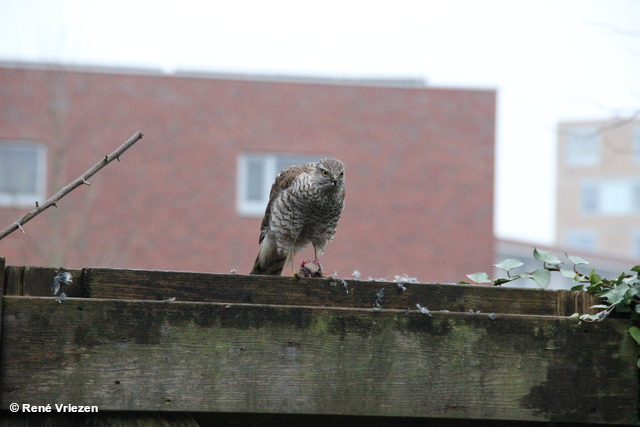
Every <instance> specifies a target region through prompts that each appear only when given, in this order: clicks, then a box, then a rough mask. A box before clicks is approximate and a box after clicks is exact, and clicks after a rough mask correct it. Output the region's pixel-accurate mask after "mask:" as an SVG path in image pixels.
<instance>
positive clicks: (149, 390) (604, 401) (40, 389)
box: [0, 281, 638, 424]
mask: <svg viewBox="0 0 640 427" xmlns="http://www.w3.org/2000/svg"><path fill="white" fill-rule="evenodd" d="M315 283H318V284H320V283H321V282H320V281H318V282H315ZM322 283H324V282H322ZM354 288H355V286H354ZM489 289H490V288H489ZM407 291H409V289H407ZM499 292H500V291H499ZM164 296H169V295H163V297H164ZM4 300H5V301H4V313H3V337H2V338H3V339H2V347H1V349H0V350H1V361H2V372H1V376H0V392H1V394H0V409H7V408H8V406H9V404H10V403H19V404H24V403H28V404H32V405H46V404H56V403H58V404H73V405H97V406H98V407H99V410H100V411H124V410H126V411H131V410H134V411H198V412H200V411H205V412H207V411H208V412H242V413H299V414H300V413H301V414H345V415H374V416H410V417H433V418H460V419H462V418H465V419H491V420H527V421H554V422H573V423H614V424H615V423H619V424H635V423H637V422H638V415H637V410H636V404H637V396H638V381H637V379H638V377H637V367H636V360H637V355H638V354H637V353H638V352H637V345H636V343H635V342H634V340H633V339H632V338H631V336H630V335H629V334H628V332H627V331H628V328H629V326H630V322H629V321H624V320H622V319H608V320H607V321H606V322H602V323H597V324H588V323H582V324H579V323H578V322H577V321H576V319H571V318H566V317H550V316H515V315H503V314H497V315H489V314H485V313H479V314H478V313H473V314H472V313H453V312H451V313H433V314H432V316H427V315H425V314H422V313H420V312H418V311H416V310H414V311H412V312H410V313H408V315H407V314H405V313H404V312H403V310H380V311H373V310H371V309H351V308H329V307H325V308H322V307H308V306H307V307H302V306H296V307H293V306H286V305H280V306H274V305H255V304H235V303H201V302H161V301H158V302H154V301H134V300H103V299H93V298H92V299H69V300H66V301H63V302H62V304H59V303H57V302H56V300H55V298H38V297H12V296H7V297H5V298H4ZM434 302H435V300H434ZM427 304H428V303H427V302H425V305H427Z"/></svg>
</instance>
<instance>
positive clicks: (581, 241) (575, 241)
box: [563, 229, 597, 251]
mask: <svg viewBox="0 0 640 427" xmlns="http://www.w3.org/2000/svg"><path fill="white" fill-rule="evenodd" d="M563 240H564V244H565V245H566V246H567V247H569V248H573V249H580V250H583V251H593V250H595V249H596V247H597V234H596V231H595V230H589V229H573V230H567V231H565V232H564V239H563Z"/></svg>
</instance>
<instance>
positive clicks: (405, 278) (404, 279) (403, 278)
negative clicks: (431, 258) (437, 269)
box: [394, 274, 418, 283]
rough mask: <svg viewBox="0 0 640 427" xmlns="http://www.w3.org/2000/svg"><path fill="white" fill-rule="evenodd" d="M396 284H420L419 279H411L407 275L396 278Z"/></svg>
mask: <svg viewBox="0 0 640 427" xmlns="http://www.w3.org/2000/svg"><path fill="white" fill-rule="evenodd" d="M395 277H396V278H395V279H394V282H396V283H418V279H416V278H415V277H409V276H407V275H406V274H403V275H402V276H395Z"/></svg>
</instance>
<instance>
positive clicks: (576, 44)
mask: <svg viewBox="0 0 640 427" xmlns="http://www.w3.org/2000/svg"><path fill="white" fill-rule="evenodd" d="M0 60H5V61H7V60H10V61H13V60H22V61H43V62H51V61H55V62H64V63H73V64H80V65H101V66H104V65H107V66H126V67H144V68H153V69H161V70H163V71H165V72H172V71H175V70H205V71H212V72H240V73H267V74H293V75H313V76H327V77H390V78H397V77H411V78H416V77H419V78H424V79H425V80H426V81H427V83H428V84H429V85H431V86H436V87H442V86H444V87H465V88H492V89H496V90H497V93H498V117H497V137H496V144H497V145H496V147H497V150H496V205H495V206H496V211H495V233H496V235H497V236H498V237H502V238H509V239H518V240H524V241H528V242H532V243H538V242H539V243H551V242H552V241H553V239H554V231H555V230H554V225H553V224H554V216H555V214H554V203H555V190H554V188H555V171H554V168H555V161H556V158H555V145H556V133H555V132H556V124H557V122H558V121H562V120H582V119H594V118H595V119H608V118H611V117H614V116H620V117H629V116H631V115H633V114H634V113H635V112H636V111H638V110H640V1H638V0H537V1H513V0H512V1H508V0H502V1H500V0H484V1H473V0H447V1H444V0H442V1H409V0H406V1H405V0H393V1H384V2H381V1H372V0H367V1H361V0H353V1H350V0H339V1H333V0H323V1H301V0H298V1H278V0H270V1H237V0H234V1H230V0H225V1H195V0H182V1H158V0H155V1H146V0H126V1H124V0H110V1H86V0H20V1H17V0H0Z"/></svg>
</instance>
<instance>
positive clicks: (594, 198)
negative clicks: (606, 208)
mask: <svg viewBox="0 0 640 427" xmlns="http://www.w3.org/2000/svg"><path fill="white" fill-rule="evenodd" d="M598 190H599V188H598V185H596V184H594V183H592V182H586V183H584V184H583V185H582V191H581V196H582V200H581V205H582V212H583V213H597V212H598V209H599V207H600V201H599V199H600V198H599V195H600V192H599V191H598Z"/></svg>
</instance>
